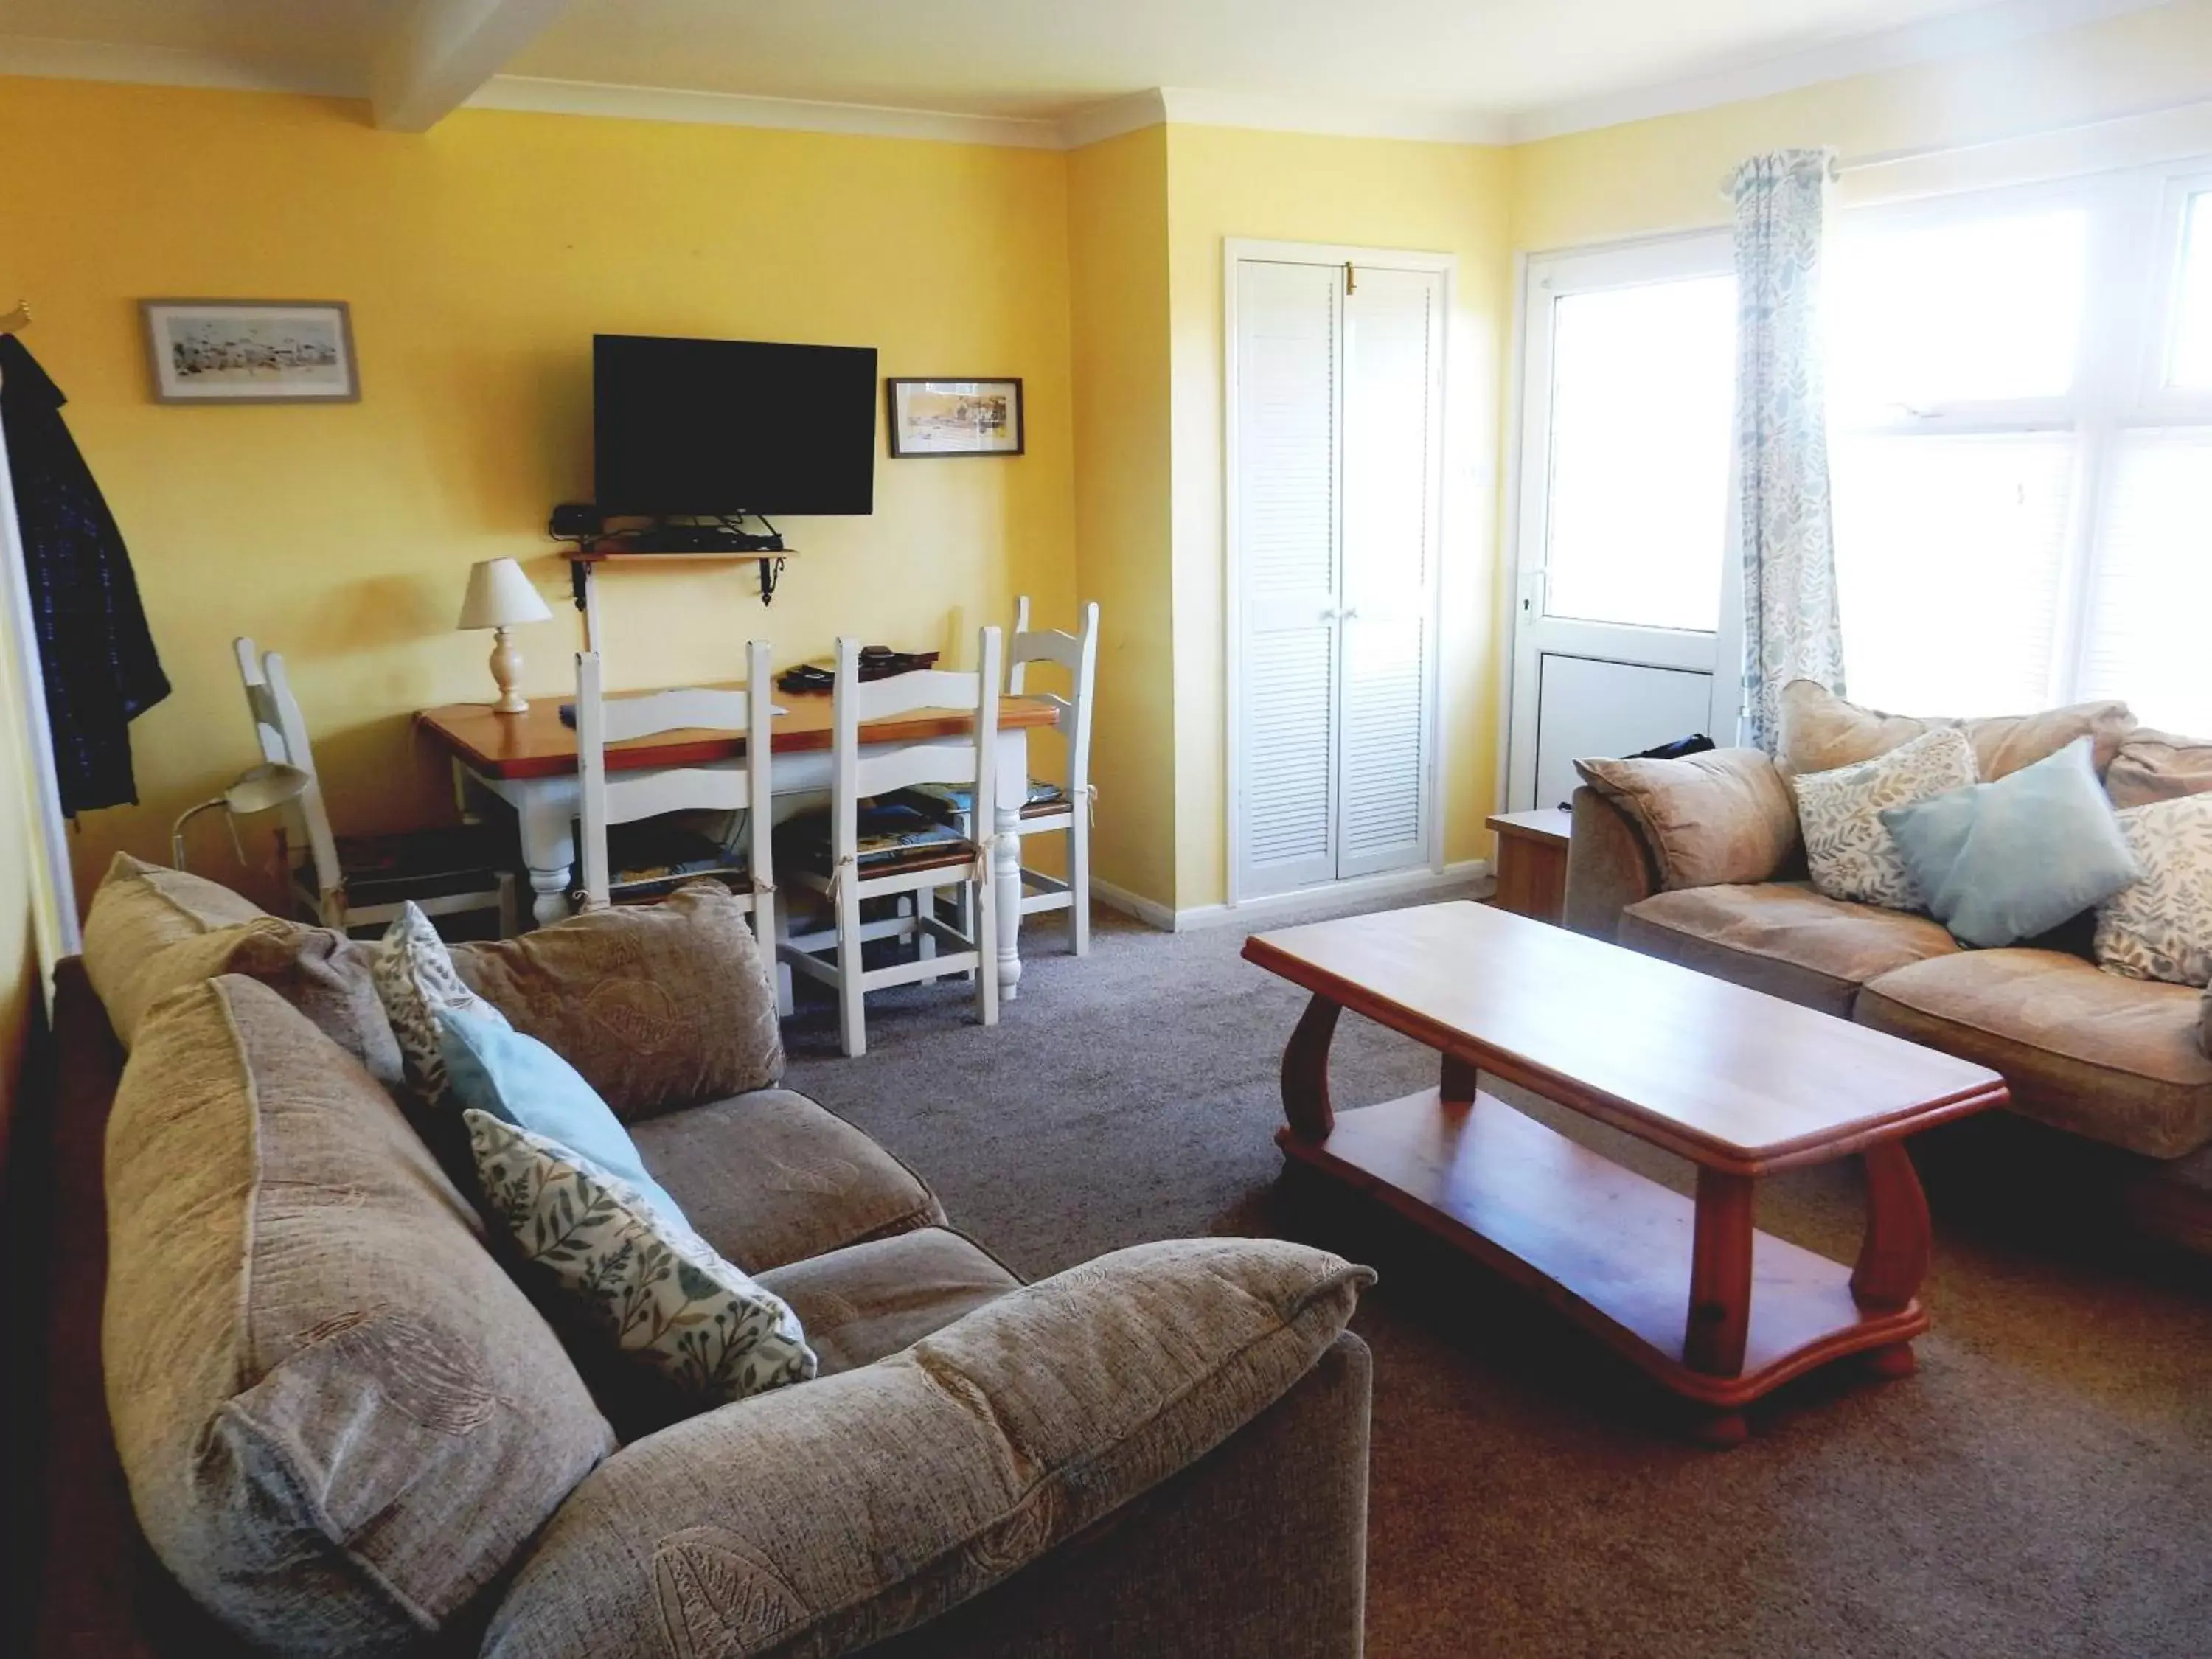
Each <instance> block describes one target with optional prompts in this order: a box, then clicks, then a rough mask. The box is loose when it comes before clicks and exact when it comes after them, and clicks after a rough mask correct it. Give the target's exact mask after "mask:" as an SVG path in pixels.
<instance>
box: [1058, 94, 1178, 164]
mask: <svg viewBox="0 0 2212 1659" xmlns="http://www.w3.org/2000/svg"><path fill="white" fill-rule="evenodd" d="M1167 118H1168V105H1167V94H1165V93H1164V92H1162V91H1161V90H1160V89H1159V88H1158V87H1154V88H1152V89H1151V90H1150V91H1147V92H1133V93H1131V94H1129V95H1128V96H1127V98H1109V99H1107V100H1105V101H1104V102H1103V103H1097V104H1085V105H1084V106H1082V107H1081V108H1079V109H1072V110H1070V111H1069V112H1067V113H1066V114H1065V115H1063V116H1061V117H1060V148H1061V149H1082V148H1083V147H1084V146H1085V144H1099V143H1104V142H1105V141H1106V140H1107V139H1109V138H1119V137H1121V135H1122V134H1123V133H1125V132H1134V131H1137V130H1138V129H1139V128H1140V127H1157V126H1163V125H1166V122H1167Z"/></svg>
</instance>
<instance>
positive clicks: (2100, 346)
mask: <svg viewBox="0 0 2212 1659" xmlns="http://www.w3.org/2000/svg"><path fill="white" fill-rule="evenodd" d="M2207 190H2212V157H2201V158H2197V159H2195V160H2192V161H2182V162H2163V163H2159V164H2155V165H2152V166H2148V167H2130V168H2127V169H2124V170H2120V171H2115V172H2111V173H2093V174H2087V175H2084V176H2081V177H2077V178H2073V179H2062V180H2056V181H2051V182H2048V183H2041V184H2034V185H2013V186H2008V187H2003V188H1998V189H1985V190H1976V191H1960V192H1957V193H1954V194H1947V195H1942V196H1933V197H1923V198H1919V199H1917V200H1914V201H1911V202H1905V203H1898V204H1883V205H1875V206H1868V207H1862V208H1856V209H1850V210H1845V211H1844V212H1843V213H1841V214H1839V215H1838V217H1837V222H1836V226H1835V230H1834V234H1835V236H1836V237H1837V239H1838V240H1843V239H1844V238H1848V237H1850V236H1851V235H1853V234H1859V233H1863V232H1864V231H1868V230H1881V229H1887V228H1909V227H1911V226H1913V225H1916V224H1941V223H1946V222H1950V223H1955V222H1961V221H1966V220H1971V219H1978V218H1987V217H1996V216H2004V215H2009V214H2013V213H2017V212H2021V211H2023V210H2033V209H2034V208H2036V207H2038V206H2042V205H2046V204H2048V205H2060V204H2078V205H2079V206H2081V207H2082V208H2083V209H2084V210H2086V211H2087V215H2088V222H2089V230H2088V269H2087V277H2086V282H2085V286H2084V290H2083V312H2082V319H2081V334H2080V337H2079V339H2078V341H2077V343H2076V356H2075V370H2074V382H2073V385H2072V386H2071V387H2070V389H2069V391H2068V392H2066V393H2065V394H2063V396H2059V397H2055V398H2016V399H2007V400H2002V401H1988V402H1961V403H1957V404H1945V405H1941V406H1937V407H1932V408H1927V409H1916V410H1903V409H1899V410H1896V411H1895V412H1894V413H1893V414H1891V415H1889V416H1887V417H1886V418H1877V419H1866V418H1861V419H1856V420H1843V419H1838V416H1837V414H1836V412H1835V411H1833V410H1832V411H1831V416H1830V435H1831V437H1832V438H1833V437H1834V436H1836V435H1839V434H1840V435H1877V436H1879V435H1911V436H1946V435H1959V436H1966V435H1987V434H2007V433H2028V432H2068V433H2071V434H2072V435H2073V436H2074V439H2075V477H2074V483H2073V489H2072V492H2071V497H2070V505H2069V509H2068V515H2067V529H2066V540H2065V544H2064V547H2063V551H2062V554H2061V562H2060V567H2059V581H2060V599H2059V602H2058V615H2057V632H2056V637H2055V638H2054V639H2053V641H2052V644H2051V659H2050V670H2049V673H2048V676H2047V680H2046V684H2045V701H2046V702H2047V703H2050V704H2054V705H2055V704H2059V703H2065V702H2075V701H2077V700H2078V696H2079V690H2080V687H2081V683H2082V678H2083V675H2084V672H2085V671H2086V668H2087V652H2088V647H2089V642H2090V641H2089V633H2088V623H2089V621H2090V619H2091V617H2092V615H2093V604H2094V595H2095V588H2096V582H2097V575H2098V569H2097V560H2096V547H2095V538H2096V533H2097V526H2098V522H2099V517H2100V513H2099V506H2100V496H2101V495H2102V493H2103V490H2104V489H2105V487H2106V480H2107V477H2108V476H2109V474H2110V471H2111V468H2112V458H2113V455H2114V453H2115V451H2116V449H2117V447H2118V439H2119V437H2120V435H2122V434H2123V433H2125V432H2129V431H2132V430H2146V429H2148V430H2156V429H2160V428H2174V427H2186V426H2203V425H2212V388H2207V389H2189V390H2176V389H2172V388H2169V387H2167V386H2165V385H2164V379H2165V371H2166V362H2167V361H2168V359H2169V357H2170V356H2171V352H2172V343H2173V339H2174V331H2175V328H2176V326H2177V325H2178V323H2179V313H2178V312H2177V311H2176V310H2175V309H2174V301H2175V298H2176V295H2177V291H2178V289H2179V276H2180V271H2181V262H2182V258H2183V255H2184V252H2185V246H2184V242H2183V237H2184V234H2185V222H2186V210H2187V205H2188V203H2189V200H2190V198H2191V197H2192V196H2193V195H2195V194H2197V193H2198V192H2200V191H2207ZM2145 247H2151V248H2154V249H2155V250H2156V257H2155V258H2154V259H2152V260H2149V261H2148V262H2146V261H2143V260H2142V259H2141V258H2140V257H2139V255H2138V254H2137V253H2136V251H2137V250H2141V249H2142V248H2145ZM1829 297H1830V303H1833V295H1830V296H1829ZM1838 556H1839V557H1841V556H1844V550H1843V549H1842V548H1840V547H1839V548H1838ZM1844 659H1845V662H1846V664H1848V662H1849V660H1850V640H1849V638H1848V637H1847V638H1846V639H1845V640H1844Z"/></svg>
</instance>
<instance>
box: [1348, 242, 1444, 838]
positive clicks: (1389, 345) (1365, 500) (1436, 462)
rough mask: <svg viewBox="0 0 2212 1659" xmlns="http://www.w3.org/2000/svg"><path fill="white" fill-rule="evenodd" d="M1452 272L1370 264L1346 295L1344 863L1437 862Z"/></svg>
mask: <svg viewBox="0 0 2212 1659" xmlns="http://www.w3.org/2000/svg"><path fill="white" fill-rule="evenodd" d="M1442 333H1443V276H1442V274H1441V273H1439V272H1437V271H1431V270H1376V269H1372V268H1370V267H1367V266H1364V265H1363V266H1360V267H1358V270H1357V273H1356V277H1355V281H1354V285H1353V289H1352V293H1351V294H1350V295H1348V296H1346V300H1345V302H1344V371H1343V380H1344V398H1343V407H1344V418H1343V434H1344V442H1343V449H1344V465H1343V480H1342V490H1343V497H1344V513H1343V541H1342V556H1341V575H1340V582H1339V589H1340V592H1341V594H1342V596H1343V598H1342V607H1343V608H1342V641H1341V643H1340V647H1339V661H1340V684H1341V690H1340V693H1339V698H1338V706H1339V726H1338V732H1337V757H1338V758H1337V790H1336V793H1337V859H1336V866H1337V867H1336V873H1337V874H1338V875H1339V876H1364V875H1373V874H1375V873H1376V872H1381V871H1384V870H1400V869H1404V868H1406V867H1407V866H1412V865H1418V864H1421V863H1425V862H1426V860H1427V859H1428V857H1429V848H1430V833H1429V830H1430V820H1431V814H1432V812H1433V811H1434V804H1433V803H1432V802H1431V799H1430V791H1431V766H1430V764H1429V755H1430V750H1431V743H1432V733H1431V725H1432V721H1433V711H1432V710H1431V707H1430V703H1431V687H1432V686H1433V685H1434V684H1435V673H1436V664H1435V662H1434V661H1433V660H1432V654H1433V652H1434V650H1435V642H1434V629H1433V617H1432V616H1431V605H1432V601H1431V593H1432V592H1433V589H1434V587H1435V576H1436V558H1437V510H1438V505H1439V501H1438V494H1439V492H1438V489H1437V479H1438V477H1439V476H1440V472H1441V463H1442V459H1443V431H1442V427H1443V406H1442V405H1443V396H1442V386H1443V381H1442V378H1441V376H1440V375H1439V374H1437V366H1438V359H1439V357H1440V355H1441V343H1442Z"/></svg>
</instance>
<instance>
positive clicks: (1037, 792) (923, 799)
mask: <svg viewBox="0 0 2212 1659" xmlns="http://www.w3.org/2000/svg"><path fill="white" fill-rule="evenodd" d="M884 799H886V800H896V801H901V802H906V803H909V804H911V805H915V806H918V807H920V808H921V810H922V811H925V812H927V813H930V814H932V815H933V816H935V817H967V816H968V814H969V813H970V812H972V811H975V789H974V788H973V787H971V786H970V785H968V784H964V783H917V784H915V785H914V786H913V787H910V788H906V789H900V790H896V791H895V792H893V793H891V794H889V795H886V796H885V797H884ZM1066 805H1067V791H1066V790H1065V789H1063V788H1061V787H1060V785H1058V784H1056V783H1054V782H1051V781H1049V780H1046V779H1041V778H1032V779H1031V780H1030V786H1029V793H1027V794H1026V795H1025V796H1024V804H1023V806H1022V816H1023V817H1036V816H1038V815H1040V814H1042V813H1045V812H1052V811H1061V810H1063V809H1065V808H1066Z"/></svg>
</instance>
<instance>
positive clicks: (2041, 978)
mask: <svg viewBox="0 0 2212 1659" xmlns="http://www.w3.org/2000/svg"><path fill="white" fill-rule="evenodd" d="M1852 1017H1853V1018H1856V1019H1857V1020H1858V1021H1859V1022H1860V1023H1861V1024H1866V1025H1871V1026H1874V1027H1875V1028H1876V1029H1877V1030H1884V1031H1887V1032H1889V1033H1891V1034H1892V1035H1893V1036H1901V1037H1905V1038H1907V1039H1909V1040H1910V1041H1911V1042H1923V1043H1925V1044H1927V1045H1928V1046H1929V1048H1940V1049H1942V1051H1943V1052H1944V1053H1946V1054H1955V1055H1957V1056H1958V1057H1959V1058H1960V1059H1961V1060H1973V1061H1975V1062H1976V1063H1977V1064H1978V1065H1983V1066H1990V1068H1992V1069H1993V1070H1995V1071H1997V1072H2000V1073H2003V1075H2004V1079H2005V1081H2006V1083H2008V1085H2011V1088H2012V1103H2013V1108H2014V1109H2015V1110H2016V1111H2019V1112H2022V1113H2025V1114H2026V1115H2028V1116H2029V1117H2033V1118H2039V1119H2040V1120H2041V1121H2044V1122H2045V1123H2049V1124H2052V1125H2055V1126H2056V1127H2059V1128H2061V1129H2070V1130H2072V1131H2073V1132H2074V1133H2076V1134H2082V1135H2087V1136H2089V1137H2091V1138H2092V1139H2097V1140H2104V1141H2109V1142H2111V1143H2112V1145H2113V1146H2124V1147H2126V1148H2127V1149H2128V1150H2129V1151H2130V1152H2142V1153H2144V1154H2145V1155H2147V1156H2148V1157H2151V1158H2179V1157H2182V1156H2183V1155H2184V1154H2185V1153H2188V1152H2195V1151H2196V1150H2197V1148H2198V1147H2199V1146H2203V1145H2204V1144H2205V1143H2206V1142H2207V1141H2208V1140H2212V1058H2208V1057H2207V1056H2206V1054H2205V1052H2204V1050H2203V1047H2202V1046H2201V1045H2200V1044H2199V1043H2198V1042H2197V1023H2198V1007H2197V993H2196V992H2195V991H2193V990H2191V989H2190V988H2189V987H2186V986H2181V985H2159V984H2154V983H2149V982H2147V981H2142V980H2131V979H2123V978H2121V977H2120V976H2119V975H2117V974H2107V973H2103V972H2100V970H2099V969H2097V968H2096V967H2095V966H2094V965H2093V964H2092V963H2087V962H2083V961H2082V960H2081V958H2080V957H2069V956H2065V955H2063V954H2061V953H2060V952H2058V951H2033V950H2007V951H1962V952H1960V954H1959V955H1957V956H1955V957H1945V958H1943V959H1942V960H1941V961H1933V962H1923V963H1916V964H1915V965H1913V966H1912V967H1910V968H1900V969H1897V970H1896V971H1895V972H1894V973H1889V974H1885V975H1882V976H1881V978H1880V979H1877V980H1875V981H1874V982H1873V983H1871V984H1869V986H1868V987H1866V988H1865V989H1864V990H1863V991H1862V992H1860V993H1859V999H1858V1003H1857V1006H1856V1007H1855V1008H1854V1009H1853V1011H1852Z"/></svg>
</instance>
